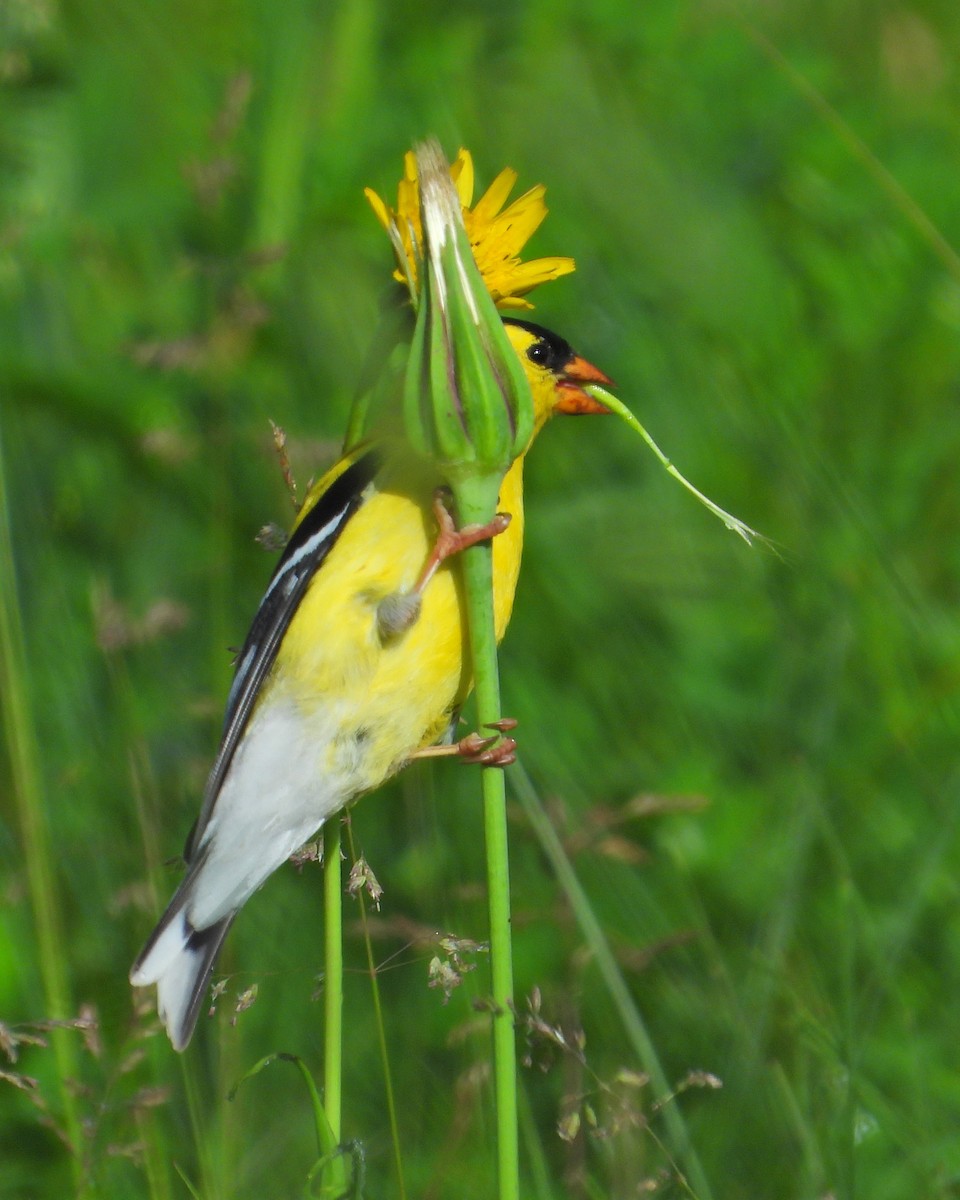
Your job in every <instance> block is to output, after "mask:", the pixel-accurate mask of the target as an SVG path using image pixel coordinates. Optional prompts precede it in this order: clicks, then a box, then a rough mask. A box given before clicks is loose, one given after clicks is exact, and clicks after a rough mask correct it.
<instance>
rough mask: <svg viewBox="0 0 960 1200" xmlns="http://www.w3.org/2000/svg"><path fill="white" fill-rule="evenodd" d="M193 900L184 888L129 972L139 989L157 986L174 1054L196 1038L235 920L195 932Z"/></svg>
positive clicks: (230, 917) (231, 915) (228, 918)
mask: <svg viewBox="0 0 960 1200" xmlns="http://www.w3.org/2000/svg"><path fill="white" fill-rule="evenodd" d="M189 881H190V879H189V876H188V878H187V879H186V880H184V884H187V883H189ZM188 895H189V893H188V891H187V889H186V887H185V886H183V885H181V887H180V889H179V891H178V892H177V894H176V895H175V896H174V898H173V900H172V901H171V902H170V906H169V907H168V908H167V911H166V912H165V913H164V914H163V916H162V917H161V918H160V921H159V923H158V925H157V927H156V929H155V930H154V931H153V933H152V934H151V935H150V939H149V941H148V942H147V944H146V945H145V946H144V948H143V950H142V951H141V952H140V956H139V958H138V959H137V961H136V962H135V963H134V964H133V967H132V968H131V970H130V982H131V983H132V984H133V986H134V987H147V986H149V985H150V984H151V983H155V984H156V985H157V1012H158V1013H159V1014H160V1020H161V1021H162V1022H163V1023H164V1025H165V1026H166V1030H167V1033H168V1035H169V1037H170V1041H171V1042H172V1043H173V1048H174V1050H183V1049H185V1048H186V1046H187V1043H188V1042H189V1041H190V1038H191V1036H192V1035H193V1030H194V1028H195V1026H196V1024H197V1018H198V1017H199V1016H200V1007H201V1005H202V1004H203V998H204V995H205V994H206V991H207V984H208V983H209V982H210V976H211V974H212V973H213V966H214V962H215V960H216V957H217V952H218V951H219V949H220V946H221V944H222V942H223V939H224V938H225V937H226V936H227V930H228V929H229V928H230V926H231V925H232V924H233V918H234V917H235V916H236V913H235V912H232V913H228V914H227V916H225V917H223V918H221V919H220V920H219V921H217V922H215V923H214V924H213V925H210V926H208V927H207V928H206V929H194V927H193V926H192V925H191V924H190V922H189V921H188V920H187V916H186V912H185V906H186V902H187V899H188Z"/></svg>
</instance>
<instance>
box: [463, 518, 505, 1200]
mask: <svg viewBox="0 0 960 1200" xmlns="http://www.w3.org/2000/svg"><path fill="white" fill-rule="evenodd" d="M464 499H465V498H464V497H463V496H461V495H458V496H457V510H458V516H459V520H460V523H461V525H466V524H469V523H472V522H474V521H477V522H483V521H488V520H489V519H490V517H491V516H492V515H493V514H492V513H491V512H489V511H487V510H486V508H485V507H482V506H480V505H477V506H476V507H473V506H471V505H469V503H464ZM460 558H461V567H462V570H463V579H464V584H465V589H466V600H467V623H468V626H469V634H470V653H471V656H472V659H473V677H474V687H475V689H476V696H477V720H478V722H479V724H480V725H481V726H482V725H484V724H486V723H487V722H488V721H497V720H499V719H500V717H501V715H502V714H501V712H500V676H499V671H498V668H497V641H496V633H495V629H494V617H493V553H492V547H491V544H490V543H489V542H485V543H480V544H479V545H476V546H472V547H471V548H470V549H469V550H466V551H465V552H464V553H463V554H462V555H461V556H460ZM481 772H482V773H481V778H480V783H481V789H482V794H483V821H484V834H485V839H486V852H487V891H488V905H489V918H490V967H491V974H492V991H493V1075H494V1094H495V1098H496V1124H497V1179H498V1185H499V1187H498V1193H497V1194H498V1196H499V1200H518V1198H519V1195H520V1166H519V1147H518V1133H517V1048H516V1038H515V1034H514V1018H513V946H512V936H511V924H510V863H509V854H508V839H507V798H506V786H505V781H504V776H503V770H502V768H499V767H483V768H481Z"/></svg>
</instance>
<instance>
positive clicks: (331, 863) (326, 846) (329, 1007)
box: [323, 817, 343, 1142]
mask: <svg viewBox="0 0 960 1200" xmlns="http://www.w3.org/2000/svg"><path fill="white" fill-rule="evenodd" d="M340 843H341V825H340V818H339V817H334V818H333V820H331V821H328V822H327V824H326V825H325V826H324V830H323V935H324V946H323V962H324V968H323V1016H324V1029H323V1107H324V1111H325V1112H326V1114H327V1121H328V1122H329V1125H330V1129H331V1131H332V1133H333V1136H334V1138H335V1140H336V1141H337V1142H339V1141H340V1138H341V1124H342V1113H343V886H342V875H341V868H340Z"/></svg>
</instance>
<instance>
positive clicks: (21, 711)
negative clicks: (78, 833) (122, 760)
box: [0, 443, 89, 1196]
mask: <svg viewBox="0 0 960 1200" xmlns="http://www.w3.org/2000/svg"><path fill="white" fill-rule="evenodd" d="M10 529H11V522H10V513H9V507H8V502H7V490H6V482H5V477H4V462H3V446H2V443H0V696H2V697H3V715H4V722H3V724H4V727H5V729H6V742H7V754H8V757H9V760H10V774H11V776H12V784H13V794H14V802H15V804H16V809H17V817H18V820H19V824H20V836H21V838H22V842H23V858H24V864H25V866H26V871H27V886H28V888H29V893H30V904H31V907H32V908H33V919H34V928H35V930H36V936H37V949H38V955H39V960H40V974H41V978H42V981H43V992H44V1003H45V1005H46V1008H47V1013H48V1015H49V1016H50V1017H51V1018H53V1019H54V1020H59V1021H66V1020H69V1019H70V1017H71V1016H73V1013H72V1012H71V1003H70V989H69V987H68V985H67V972H66V969H65V964H66V963H67V962H68V961H69V956H68V955H67V953H66V952H65V950H64V941H63V930H62V920H61V913H60V907H59V904H58V899H59V895H58V888H57V881H56V875H55V871H54V866H53V854H52V852H51V845H50V831H49V827H48V825H47V816H46V812H45V809H44V797H43V788H42V785H41V782H40V769H39V765H38V764H39V753H38V745H37V732H36V729H35V728H34V724H33V717H32V714H31V712H30V697H29V675H28V672H27V667H26V655H25V653H24V639H23V625H22V622H21V618H20V608H19V605H18V601H17V586H16V568H15V564H14V556H13V540H12V538H11V534H10ZM75 1036H76V1035H75V1034H73V1033H71V1032H70V1031H69V1030H66V1029H55V1030H53V1031H52V1033H51V1042H52V1044H53V1050H54V1055H55V1058H56V1064H57V1075H58V1078H59V1083H60V1102H61V1105H62V1111H63V1121H64V1126H65V1130H66V1134H67V1138H68V1140H69V1143H70V1146H71V1147H72V1149H73V1155H72V1161H71V1166H72V1169H73V1182H74V1190H75V1192H76V1194H77V1195H78V1196H86V1195H87V1194H88V1191H89V1183H88V1181H87V1180H86V1179H85V1169H84V1163H83V1157H82V1153H83V1136H82V1133H81V1129H80V1121H79V1118H78V1115H77V1106H76V1101H75V1098H74V1093H73V1091H71V1086H72V1085H73V1083H74V1082H75V1081H76V1080H77V1079H78V1077H79V1072H78V1069H77V1056H76V1053H75V1051H74V1043H73V1038H74V1037H75Z"/></svg>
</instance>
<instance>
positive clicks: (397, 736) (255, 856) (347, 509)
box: [130, 320, 610, 1050]
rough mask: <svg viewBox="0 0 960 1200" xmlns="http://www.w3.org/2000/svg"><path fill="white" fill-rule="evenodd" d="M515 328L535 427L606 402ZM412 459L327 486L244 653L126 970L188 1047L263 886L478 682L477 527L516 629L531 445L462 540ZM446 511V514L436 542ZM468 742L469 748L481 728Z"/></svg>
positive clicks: (503, 620)
mask: <svg viewBox="0 0 960 1200" xmlns="http://www.w3.org/2000/svg"><path fill="white" fill-rule="evenodd" d="M505 325H506V328H507V331H508V335H509V337H510V340H511V342H512V344H513V347H514V349H515V350H516V352H517V354H518V355H519V357H520V359H521V361H522V363H523V365H524V368H525V371H526V374H527V377H528V379H529V382H530V386H531V391H532V395H533V403H534V413H535V429H534V437H535V436H536V433H537V432H539V430H540V429H541V428H542V427H543V425H544V423H545V422H546V421H547V419H548V418H549V417H550V416H552V415H553V414H554V413H593V412H605V411H607V410H606V409H605V408H604V407H603V406H602V405H600V404H599V403H598V402H597V401H595V400H594V399H593V398H592V397H591V396H589V395H588V394H587V392H586V391H584V390H583V388H582V385H583V384H586V383H591V382H593V383H601V384H604V383H605V384H609V383H610V380H609V379H607V377H606V376H605V375H604V374H603V373H602V372H601V371H599V370H597V368H596V367H593V366H592V365H591V364H590V363H588V362H587V361H586V360H585V359H583V358H581V357H579V356H578V355H577V354H576V353H575V352H574V351H573V349H572V348H571V347H570V345H569V344H568V343H567V342H566V341H564V340H563V338H560V337H558V336H557V335H556V334H553V333H550V332H549V331H548V330H546V329H543V328H541V327H540V326H538V325H533V324H531V323H529V322H526V321H517V320H507V321H505ZM532 440H533V439H532V438H531V442H532ZM528 448H529V447H528ZM400 457H401V456H399V455H393V456H391V454H390V453H389V449H388V448H387V447H385V446H379V445H377V444H371V443H369V442H368V443H366V444H363V445H361V446H359V447H357V448H355V449H354V450H352V451H351V452H350V453H348V454H347V455H346V456H345V457H344V458H343V459H342V460H341V461H340V462H338V463H337V464H336V466H334V467H333V469H332V470H330V471H329V472H328V473H327V475H326V476H325V477H324V478H323V479H321V480H320V482H319V483H318V484H317V485H316V486H315V487H314V488H313V490H312V491H311V493H310V495H309V496H308V497H307V499H306V502H305V503H304V505H303V508H302V510H301V512H300V515H299V517H298V520H297V524H296V526H295V528H294V530H293V533H292V535H291V537H290V540H289V542H288V543H287V546H286V548H285V549H284V551H283V554H282V555H281V557H280V561H279V562H278V563H277V567H276V569H275V571H274V573H273V576H272V578H271V580H270V582H269V584H268V586H267V590H266V593H265V594H264V597H263V600H262V601H261V604H260V607H259V609H258V611H257V614H256V616H255V617H254V620H253V625H252V626H251V628H250V632H249V633H248V635H247V638H246V641H245V642H244V644H243V648H242V649H241V651H240V654H239V656H238V658H237V665H236V674H235V677H234V680H233V685H232V687H231V689H230V693H229V696H228V699H227V710H226V718H225V722H224V729H223V737H222V740H221V743H220V748H219V751H218V753H217V757H216V761H215V762H214V765H213V770H212V771H211V773H210V778H209V781H208V783H207V787H206V791H205V794H204V799H203V806H202V808H201V811H200V816H199V818H198V819H197V822H196V824H195V826H194V828H193V831H192V832H191V834H190V837H189V839H188V842H187V845H186V849H185V851H184V857H185V860H186V865H187V873H186V876H185V878H184V879H183V881H182V883H181V884H180V886H179V888H178V889H177V891H176V893H175V894H174V896H173V899H172V900H171V901H170V903H169V905H168V907H167V909H166V911H165V912H164V914H163V916H162V917H161V918H160V921H159V923H158V925H157V927H156V929H155V930H154V932H153V933H152V934H151V936H150V938H149V940H148V941H147V944H146V946H145V947H144V949H143V951H142V953H141V954H140V956H139V958H138V959H137V961H136V963H135V964H134V966H133V968H132V970H131V972H130V981H131V983H133V984H134V985H135V986H137V987H144V986H147V985H149V984H156V985H157V1007H158V1011H159V1014H160V1018H161V1020H162V1021H163V1023H164V1025H165V1026H166V1029H167V1032H168V1034H169V1036H170V1040H171V1042H172V1043H173V1046H174V1048H175V1049H176V1050H183V1049H184V1047H185V1046H186V1045H187V1043H188V1042H189V1040H190V1037H191V1035H192V1033H193V1030H194V1027H195V1025H196V1023H197V1018H198V1015H199V1012H200V1006H201V1004H202V1001H203V997H204V994H205V992H206V987H207V983H208V981H209V978H210V975H211V972H212V971H213V965H214V961H215V958H216V956H217V952H218V951H219V949H220V946H221V944H222V942H223V939H224V937H225V936H226V933H227V931H228V929H229V928H230V925H231V923H232V922H233V919H234V917H235V916H236V915H237V912H238V911H239V909H240V908H241V907H242V905H243V904H244V903H245V902H246V901H247V899H248V898H249V897H250V896H251V895H252V893H253V892H255V891H256V890H257V888H259V887H260V886H261V885H262V884H263V883H264V881H265V880H266V879H267V877H268V876H269V875H270V874H272V872H273V871H275V870H276V869H277V868H278V867H279V866H280V865H281V864H282V863H283V862H284V861H285V860H286V859H287V858H288V857H289V856H290V855H291V854H292V853H293V852H294V851H295V850H296V849H297V848H298V847H299V846H300V845H302V844H303V843H304V842H305V841H307V840H308V839H309V838H310V837H311V836H312V835H313V834H315V833H316V831H317V830H318V829H319V828H320V826H321V825H322V824H323V823H324V821H326V820H327V819H328V818H329V817H331V816H332V815H333V814H335V813H337V812H339V811H340V810H341V809H342V808H344V807H345V806H346V805H348V804H350V803H351V802H352V801H353V800H355V799H356V798H357V797H358V796H360V795H362V794H363V793H364V792H368V791H370V790H371V789H372V788H375V787H377V786H378V785H379V784H381V783H383V782H384V781H385V780H386V779H389V778H390V776H391V775H393V774H395V773H396V772H397V771H399V770H400V769H401V768H402V767H403V766H404V765H405V764H406V763H407V762H409V761H410V759H411V758H413V757H415V756H416V755H417V753H418V752H420V751H423V750H425V749H426V748H428V747H431V746H434V745H435V744H436V743H437V742H438V741H440V740H441V739H442V738H444V736H445V735H448V734H449V732H450V731H451V730H452V728H453V727H454V726H455V723H456V719H457V714H458V713H459V710H460V707H461V706H462V704H463V702H464V700H465V699H466V697H467V695H468V693H469V691H470V688H471V686H472V681H471V679H470V676H469V665H468V657H467V656H466V655H465V653H464V648H465V645H466V640H465V639H466V632H465V629H464V613H463V607H462V600H461V597H460V594H459V591H458V584H457V580H456V577H455V573H454V572H453V571H452V570H451V569H450V564H449V563H448V562H447V561H446V560H447V559H448V558H449V556H450V555H451V554H452V553H455V552H456V551H457V550H458V549H460V548H462V546H463V545H466V544H471V541H475V540H477V539H478V538H480V537H484V536H493V535H496V536H493V577H494V609H495V625H496V635H497V639H498V641H499V639H500V638H501V637H502V636H503V633H504V630H505V629H506V626H507V622H508V620H509V618H510V613H511V610H512V607H513V597H514V590H515V588H516V584H517V576H518V574H519V570H520V554H521V548H522V544H523V456H522V455H521V456H520V457H519V458H518V459H517V460H516V461H515V462H514V463H513V465H512V466H511V468H510V470H509V472H508V473H507V475H506V476H505V478H504V480H503V485H502V488H501V492H500V503H499V508H500V509H501V510H502V513H503V514H504V515H503V516H501V517H500V518H499V519H498V520H497V521H496V522H494V523H492V524H491V526H490V527H484V528H483V529H473V530H464V531H461V532H462V534H463V537H462V538H458V537H457V536H456V535H455V534H453V532H452V521H449V520H444V512H443V510H442V509H435V506H434V502H433V497H434V492H435V486H436V483H437V481H436V479H430V478H426V477H425V475H424V467H423V464H422V463H421V464H419V465H417V466H414V465H412V464H411V462H410V461H409V460H408V461H396V460H397V459H398V458H400ZM434 511H436V512H437V513H438V516H439V517H440V521H441V524H443V525H445V526H446V528H445V529H444V530H441V536H440V538H439V539H437V538H436V534H435V530H434V524H435V520H434V516H433V513H434ZM507 516H508V517H509V522H508V521H507V519H506V518H507ZM466 742H467V744H466V746H465V748H464V752H465V754H466V755H467V756H469V754H470V749H471V746H472V747H473V749H474V751H476V742H473V743H471V742H470V741H469V739H466ZM484 748H485V744H481V747H480V749H481V751H482V750H483V749H484ZM428 752H429V751H428ZM474 757H476V754H474Z"/></svg>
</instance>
